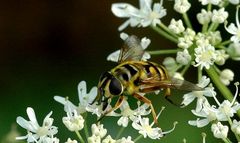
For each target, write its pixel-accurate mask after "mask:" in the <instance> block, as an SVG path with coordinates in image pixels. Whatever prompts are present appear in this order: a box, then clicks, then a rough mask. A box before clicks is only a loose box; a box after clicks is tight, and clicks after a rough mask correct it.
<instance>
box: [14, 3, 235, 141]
mask: <svg viewBox="0 0 240 143" xmlns="http://www.w3.org/2000/svg"><path fill="white" fill-rule="evenodd" d="M191 2H192V1H189V0H174V5H173V8H172V9H173V10H174V11H176V12H177V13H178V14H180V15H182V19H175V18H172V19H171V20H170V22H169V23H170V24H169V25H168V26H166V25H165V24H164V22H163V21H162V18H163V17H165V16H166V15H167V11H166V9H165V8H164V7H163V0H160V1H159V2H157V3H153V1H152V0H139V5H140V6H139V8H136V7H135V6H133V5H131V4H128V3H114V4H112V7H111V10H112V12H113V14H114V15H115V16H117V17H119V18H127V20H126V21H125V22H124V23H123V24H122V25H121V26H120V27H119V28H118V30H119V31H122V30H124V29H126V28H127V27H128V26H130V27H151V28H152V29H153V30H154V31H156V32H157V33H158V34H160V35H161V36H163V37H165V38H166V39H168V40H170V41H171V42H174V43H175V44H176V47H175V49H160V50H158V51H147V52H144V54H143V57H142V60H143V61H147V60H149V59H150V58H151V54H153V55H161V56H162V55H163V54H176V55H175V58H173V57H166V58H165V59H164V61H163V65H164V66H165V67H166V69H167V70H168V72H169V76H171V77H173V78H169V81H170V82H172V83H171V84H170V85H171V87H174V86H173V85H175V84H176V83H174V80H172V79H175V78H178V79H179V80H180V81H182V82H181V83H185V82H184V77H183V76H184V74H185V73H186V71H187V70H188V69H189V67H191V66H192V67H194V68H197V75H198V84H197V85H196V88H193V89H192V90H193V91H192V92H189V93H186V94H184V96H183V101H182V105H183V107H185V106H188V105H189V104H190V103H192V102H193V101H194V100H195V99H196V100H197V101H196V107H195V109H193V110H191V111H192V113H193V114H194V115H195V116H197V119H196V120H190V121H188V123H189V124H190V125H192V126H196V127H199V128H200V127H204V126H206V125H208V124H211V131H212V133H213V135H214V137H216V138H218V139H222V140H223V141H224V142H229V143H230V142H231V141H230V139H229V137H228V133H229V131H230V130H229V129H231V131H232V132H233V133H234V135H235V137H236V140H237V141H238V142H240V120H239V119H234V117H235V116H238V117H240V114H239V113H238V111H239V109H240V104H239V102H238V101H237V96H238V94H239V93H238V83H237V84H236V92H235V94H234V95H232V93H231V91H230V90H229V89H228V87H227V86H228V85H230V84H231V82H232V81H233V80H234V72H233V71H232V70H231V69H229V68H222V67H221V66H223V65H225V64H226V62H227V60H228V59H232V60H235V61H239V60H240V22H239V8H240V5H239V6H236V5H238V4H239V3H240V1H239V0H199V1H198V2H199V3H198V4H199V5H200V6H201V7H202V8H201V10H200V11H199V12H198V13H197V14H196V19H197V21H198V23H199V24H200V25H201V27H202V29H201V30H199V29H197V30H195V29H194V28H196V27H195V25H192V23H191V20H192V19H191V20H190V19H189V17H188V12H189V10H190V9H191V8H192V7H191V6H192V3H191ZM228 6H229V7H230V6H232V7H236V15H235V22H228V19H230V18H229V16H231V15H230V14H229V12H228V11H227V10H228V9H229V8H227V7H228ZM228 23H230V24H228ZM221 26H222V27H223V28H219V27H221ZM224 32H225V33H224ZM226 33H227V34H230V35H231V36H230V38H226V36H225V35H226ZM223 35H224V36H223ZM120 37H121V39H122V40H126V39H127V38H128V35H127V34H126V33H121V34H120ZM150 43H151V40H150V39H148V38H146V37H144V38H142V39H141V40H140V43H139V44H140V45H141V47H142V48H143V49H144V50H145V49H146V48H147V47H148V46H149V45H150ZM119 55H120V50H117V51H115V52H113V53H111V54H110V55H109V56H108V57H107V60H108V61H113V62H119V61H118V60H119V59H118V58H119ZM203 71H205V72H203ZM203 73H206V74H207V76H203V75H202V74H203ZM161 74H163V73H161ZM208 76H209V77H210V78H208ZM150 79H151V78H150ZM161 80H162V79H161ZM161 80H160V81H161ZM169 81H167V82H166V83H168V84H167V85H166V87H168V86H169ZM210 81H211V82H212V83H213V84H211V83H210ZM186 83H187V82H186ZM163 84H164V82H163ZM151 86H152V85H151ZM183 86H184V84H183V85H182V86H179V85H176V88H178V87H179V88H180V89H181V88H182V87H183ZM163 88H165V87H163ZM183 88H185V89H188V88H190V87H183ZM215 89H218V90H219V91H220V93H218V94H217V93H216V92H215ZM188 90H189V89H188ZM97 92H98V89H97V87H93V88H92V89H91V90H90V92H89V93H87V87H86V82H85V81H81V82H80V83H79V85H78V97H79V102H78V104H77V105H75V104H74V103H72V102H71V101H70V100H69V99H68V98H67V97H66V98H65V97H60V96H55V97H54V99H55V100H56V101H57V102H59V103H61V104H63V105H64V111H65V112H66V116H64V117H63V118H62V122H63V124H64V125H65V126H66V127H67V129H68V130H69V131H71V132H75V133H76V134H77V136H78V139H79V141H80V142H88V143H133V142H135V141H137V139H138V138H136V139H132V136H128V137H127V138H126V137H122V138H120V139H119V138H117V137H116V139H114V138H112V135H110V134H109V135H107V133H108V131H107V129H105V128H104V125H103V124H102V123H101V122H100V121H101V119H102V117H103V116H105V115H106V116H111V117H116V118H118V121H117V123H116V125H118V126H121V127H123V128H130V127H132V128H133V129H135V130H136V131H137V132H138V133H139V134H140V136H141V137H143V138H149V139H154V140H157V139H160V138H162V137H163V136H164V135H165V134H168V133H170V132H172V131H173V130H174V129H175V126H176V124H175V123H174V127H173V128H172V129H171V130H169V131H165V132H164V131H162V129H161V128H160V127H159V126H155V125H156V124H155V123H154V122H152V123H150V120H149V118H148V116H149V114H150V113H151V112H152V111H151V109H152V108H150V107H149V105H147V104H140V102H137V107H136V109H132V108H133V107H130V105H129V103H128V100H127V98H124V99H123V102H122V103H121V105H120V108H119V109H118V110H114V111H112V110H111V109H113V108H114V107H112V106H111V105H110V104H108V105H107V107H106V109H104V108H103V107H104V106H105V105H104V106H103V104H102V103H97V102H94V103H93V101H94V99H95V98H96V96H97V94H98V93H97ZM140 94H141V93H140ZM143 94H144V93H143ZM142 96H144V95H142ZM220 96H223V97H224V98H225V100H223V101H219V99H220V98H219V97H220ZM210 98H211V99H213V100H214V101H215V102H216V104H215V105H213V104H211V102H209V99H210ZM131 106H132V105H131ZM133 106H134V105H133ZM149 108H150V109H149ZM103 109H104V110H103ZM162 110H163V109H162ZM162 110H161V111H160V112H159V114H158V115H157V118H158V117H159V116H160V113H161V112H162ZM108 111H112V112H110V113H108ZM51 114H52V112H50V113H49V114H48V115H47V116H46V117H45V119H44V121H43V124H42V126H40V125H39V124H38V122H37V119H36V115H35V112H34V110H33V109H32V108H30V107H29V108H27V115H28V118H29V121H28V120H26V119H24V118H23V117H20V116H19V117H17V123H18V124H19V125H20V126H21V127H23V128H24V129H26V130H27V135H25V136H20V137H17V139H19V140H20V139H22V140H23V139H26V140H27V142H28V143H34V142H35V143H58V142H59V139H58V138H56V137H55V135H56V134H57V132H58V129H57V127H55V126H53V118H51V117H50V116H51ZM87 114H90V115H91V116H96V118H97V119H99V120H100V121H98V123H96V124H95V123H94V124H92V125H91V136H89V135H88V129H87V125H86V124H87V123H86V122H87V119H85V117H86V115H87ZM154 116H156V115H154ZM226 122H228V124H229V125H228V124H227V123H226ZM130 124H131V126H130ZM82 130H84V132H85V134H86V135H85V137H82V135H81V133H82V132H83V131H82ZM80 131H82V132H80ZM205 137H206V135H203V142H205ZM66 143H77V140H72V139H70V138H68V139H67V141H66Z"/></svg>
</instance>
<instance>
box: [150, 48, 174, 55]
mask: <svg viewBox="0 0 240 143" xmlns="http://www.w3.org/2000/svg"><path fill="white" fill-rule="evenodd" d="M147 52H148V53H149V54H150V55H164V54H176V53H177V52H178V49H173V50H157V51H147Z"/></svg>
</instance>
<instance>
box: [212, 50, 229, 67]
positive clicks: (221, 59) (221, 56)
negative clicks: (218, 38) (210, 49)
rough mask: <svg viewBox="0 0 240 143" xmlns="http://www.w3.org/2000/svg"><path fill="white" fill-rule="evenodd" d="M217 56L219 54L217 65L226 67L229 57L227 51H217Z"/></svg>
mask: <svg viewBox="0 0 240 143" xmlns="http://www.w3.org/2000/svg"><path fill="white" fill-rule="evenodd" d="M216 54H217V58H216V60H215V63H216V64H218V65H224V64H225V61H226V60H227V59H228V57H229V55H228V54H226V51H225V50H216Z"/></svg>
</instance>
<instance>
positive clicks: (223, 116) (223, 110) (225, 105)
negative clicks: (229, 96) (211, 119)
mask: <svg viewBox="0 0 240 143" xmlns="http://www.w3.org/2000/svg"><path fill="white" fill-rule="evenodd" d="M238 85H239V83H238V82H236V83H235V87H236V92H235V95H234V98H233V100H232V101H231V102H230V101H228V100H224V101H223V102H222V103H221V104H220V103H219V101H218V99H217V98H216V97H215V95H214V96H213V97H214V100H215V101H216V103H217V104H218V106H219V108H218V110H219V113H218V115H217V118H218V120H219V121H228V119H229V118H230V117H233V116H234V114H235V113H237V111H238V110H239V109H240V104H239V103H238V102H237V101H236V99H237V96H238Z"/></svg>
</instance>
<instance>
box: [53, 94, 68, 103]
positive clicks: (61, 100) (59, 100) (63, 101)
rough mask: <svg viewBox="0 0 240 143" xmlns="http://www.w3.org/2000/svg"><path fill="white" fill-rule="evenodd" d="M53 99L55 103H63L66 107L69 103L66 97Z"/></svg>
mask: <svg viewBox="0 0 240 143" xmlns="http://www.w3.org/2000/svg"><path fill="white" fill-rule="evenodd" d="M53 98H54V100H55V101H57V102H59V103H61V104H63V105H65V104H66V103H67V100H66V98H64V97H61V96H54V97H53Z"/></svg>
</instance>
